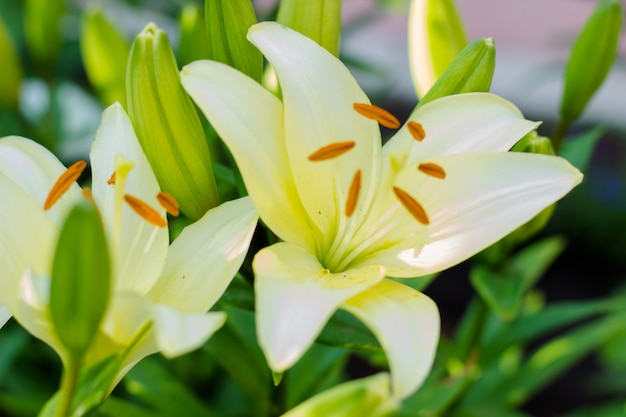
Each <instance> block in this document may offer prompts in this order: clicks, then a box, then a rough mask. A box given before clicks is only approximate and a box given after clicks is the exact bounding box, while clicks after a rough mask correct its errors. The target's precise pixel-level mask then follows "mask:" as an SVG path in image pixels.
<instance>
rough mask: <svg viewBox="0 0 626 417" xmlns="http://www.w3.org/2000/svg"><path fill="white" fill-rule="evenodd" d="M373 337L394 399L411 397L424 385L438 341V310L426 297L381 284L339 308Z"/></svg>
mask: <svg viewBox="0 0 626 417" xmlns="http://www.w3.org/2000/svg"><path fill="white" fill-rule="evenodd" d="M341 307H342V308H343V309H345V310H347V311H349V312H350V313H352V314H354V315H355V316H356V317H357V318H359V319H360V320H361V321H362V322H363V323H365V324H366V325H367V326H368V327H369V328H370V330H372V332H373V333H374V334H375V335H376V337H377V338H378V340H379V341H380V344H381V345H382V347H383V349H384V351H385V354H386V355H387V360H388V361H389V367H390V369H391V379H392V389H393V392H394V395H395V396H396V397H397V398H405V397H408V396H409V395H411V394H412V393H413V392H415V390H417V388H418V387H419V386H420V385H421V384H422V382H424V379H426V376H428V373H429V371H430V368H431V366H432V364H433V360H434V359H435V352H436V349H437V342H438V340H439V310H438V309H437V305H436V304H435V303H434V302H433V300H431V299H430V298H429V297H428V296H426V295H425V294H422V293H420V292H419V291H416V290H414V289H413V288H411V287H407V286H406V285H402V284H399V283H397V282H394V281H391V280H388V279H386V280H384V281H382V282H380V283H378V284H376V285H375V286H374V287H372V288H370V289H368V290H366V291H364V292H362V293H361V294H358V295H356V296H354V297H352V298H350V299H349V300H348V301H346V302H345V303H344V304H343V305H342V306H341Z"/></svg>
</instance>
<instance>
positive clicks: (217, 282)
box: [147, 197, 257, 313]
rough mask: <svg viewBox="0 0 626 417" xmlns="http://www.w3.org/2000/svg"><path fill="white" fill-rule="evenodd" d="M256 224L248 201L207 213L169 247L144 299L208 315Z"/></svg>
mask: <svg viewBox="0 0 626 417" xmlns="http://www.w3.org/2000/svg"><path fill="white" fill-rule="evenodd" d="M256 221H257V214H256V211H255V210H254V207H253V206H252V202H251V201H250V199H249V198H248V197H243V198H240V199H238V200H234V201H229V202H226V203H223V204H221V205H219V206H217V207H215V208H213V209H211V210H209V211H208V212H207V213H206V214H205V215H204V216H203V217H202V218H201V219H200V220H198V221H197V222H195V223H193V224H192V225H190V226H187V227H186V228H185V230H183V231H182V233H181V234H180V235H179V236H178V237H177V238H176V240H175V241H174V242H173V243H172V245H171V246H170V250H169V253H168V255H167V261H166V263H165V267H164V270H163V274H162V275H161V277H160V278H159V280H158V281H157V282H156V284H155V286H154V287H153V288H152V289H151V290H150V292H149V293H148V294H147V297H148V299H150V300H152V301H153V302H155V303H158V304H165V305H168V306H171V307H174V308H176V309H177V310H178V311H181V312H187V313H204V312H205V311H207V310H208V309H209V308H211V306H213V304H215V302H216V301H217V300H218V299H219V298H220V297H221V295H222V294H223V293H224V291H225V290H226V287H228V284H230V282H231V280H232V279H233V277H234V276H235V274H236V273H237V271H238V270H239V267H240V266H241V264H242V263H243V259H244V257H245V256H246V253H247V252H248V247H249V246H250V240H251V239H252V234H253V232H254V228H255V226H256ZM190 254H193V256H190Z"/></svg>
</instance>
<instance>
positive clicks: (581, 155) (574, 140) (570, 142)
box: [559, 126, 605, 172]
mask: <svg viewBox="0 0 626 417" xmlns="http://www.w3.org/2000/svg"><path fill="white" fill-rule="evenodd" d="M604 133H605V129H604V128H603V127H601V126H596V127H595V128H593V129H591V130H589V131H587V132H585V133H582V134H580V135H578V136H574V137H569V138H567V140H565V141H564V142H563V145H562V146H561V149H560V151H559V156H562V157H563V158H565V159H567V160H568V161H569V162H570V163H571V164H572V165H574V166H575V167H576V168H578V169H579V170H581V171H582V172H587V167H589V162H590V161H591V157H592V156H593V151H594V149H595V148H596V144H597V143H598V140H599V139H600V138H601V137H602V135H604Z"/></svg>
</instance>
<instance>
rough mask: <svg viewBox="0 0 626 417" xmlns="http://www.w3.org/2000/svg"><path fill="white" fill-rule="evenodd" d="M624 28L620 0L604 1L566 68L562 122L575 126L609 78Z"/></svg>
mask: <svg viewBox="0 0 626 417" xmlns="http://www.w3.org/2000/svg"><path fill="white" fill-rule="evenodd" d="M621 25H622V6H621V4H620V1H619V0H602V1H601V2H600V4H599V5H598V7H597V8H596V10H595V11H594V12H593V14H592V15H591V17H590V18H589V20H587V23H586V24H585V27H584V28H583V29H582V31H581V32H580V34H579V35H578V38H577V39H576V41H575V42H574V46H573V48H572V53H571V55H570V59H569V62H568V63H567V67H566V69H565V87H564V89H563V98H562V99H561V122H562V123H563V124H565V125H569V124H571V123H573V122H574V121H575V120H576V119H578V117H580V115H581V114H582V112H583V110H584V109H585V107H586V106H587V103H588V102H589V100H590V99H591V97H592V96H593V95H594V94H595V92H596V90H597V89H598V87H600V85H601V84H602V82H603V81H604V78H605V77H606V75H607V73H608V72H609V69H610V68H611V65H612V64H613V61H614V60H615V54H616V52H617V45H618V41H619V37H620V30H621Z"/></svg>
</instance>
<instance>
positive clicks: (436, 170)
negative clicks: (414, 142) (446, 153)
mask: <svg viewBox="0 0 626 417" xmlns="http://www.w3.org/2000/svg"><path fill="white" fill-rule="evenodd" d="M417 169H419V170H420V171H422V172H423V173H424V174H426V175H430V176H431V177H435V178H439V179H442V180H443V179H445V178H446V171H445V170H444V169H443V167H442V166H441V165H437V164H435V163H433V162H424V163H422V164H419V166H418V167H417Z"/></svg>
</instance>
